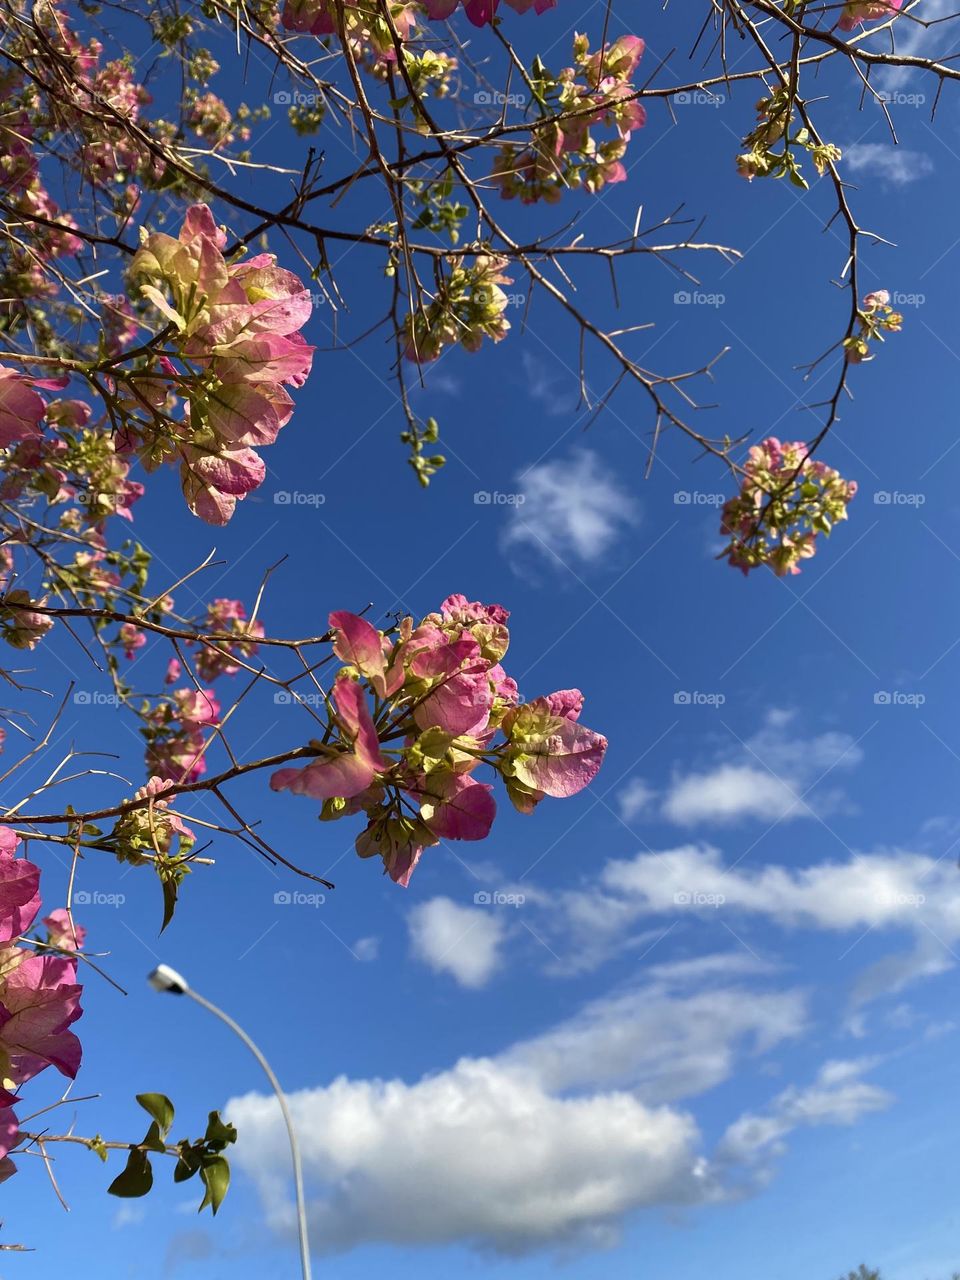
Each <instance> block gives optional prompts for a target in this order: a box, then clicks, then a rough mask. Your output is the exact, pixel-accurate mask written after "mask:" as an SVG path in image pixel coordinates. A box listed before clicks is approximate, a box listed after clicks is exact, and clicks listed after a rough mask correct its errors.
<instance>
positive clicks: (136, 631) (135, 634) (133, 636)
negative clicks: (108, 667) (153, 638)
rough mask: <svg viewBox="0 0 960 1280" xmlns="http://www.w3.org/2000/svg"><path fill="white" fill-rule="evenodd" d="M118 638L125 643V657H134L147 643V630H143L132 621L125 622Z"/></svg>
mask: <svg viewBox="0 0 960 1280" xmlns="http://www.w3.org/2000/svg"><path fill="white" fill-rule="evenodd" d="M117 639H118V640H119V641H120V643H121V644H122V645H123V656H124V657H125V658H132V657H133V656H134V655H135V654H136V652H137V650H138V649H142V648H143V646H144V645H145V644H146V643H147V636H146V632H144V631H141V630H140V628H139V627H137V626H135V625H134V624H133V623H132V622H125V623H124V624H123V626H122V627H121V628H120V633H119V635H118V637H117Z"/></svg>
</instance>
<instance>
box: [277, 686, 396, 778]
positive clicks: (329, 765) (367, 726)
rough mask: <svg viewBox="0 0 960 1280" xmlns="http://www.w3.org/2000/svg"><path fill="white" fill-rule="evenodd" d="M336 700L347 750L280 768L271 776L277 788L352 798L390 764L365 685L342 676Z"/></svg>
mask: <svg viewBox="0 0 960 1280" xmlns="http://www.w3.org/2000/svg"><path fill="white" fill-rule="evenodd" d="M333 700H334V702H335V703H336V707H337V712H338V715H337V719H338V721H339V724H340V728H341V737H342V738H343V739H344V742H345V745H347V750H346V751H344V752H343V753H342V754H339V755H330V756H325V757H323V758H321V759H320V760H317V761H316V762H314V763H311V764H308V765H306V766H305V767H304V768H302V769H278V770H277V772H276V773H275V774H274V775H273V777H272V778H271V779H270V786H271V788H272V789H273V790H274V791H285V790H286V791H292V792H293V793H294V795H299V796H310V797H312V798H313V799H314V800H330V799H332V798H333V797H334V796H344V797H346V798H347V799H349V798H350V797H351V796H356V795H359V794H360V792H361V791H364V790H366V788H367V787H369V786H370V784H371V782H373V779H374V777H375V776H376V774H378V773H385V772H386V771H387V770H388V769H389V768H390V761H389V760H385V759H384V758H383V756H382V755H381V754H380V742H379V739H378V738H377V730H376V726H375V725H374V723H373V717H372V716H371V715H370V709H369V707H368V706H367V700H366V698H365V696H364V693H363V689H362V688H361V686H360V685H359V684H358V683H357V682H356V681H355V680H350V679H348V678H347V677H346V676H341V677H340V678H339V679H338V680H337V682H336V684H335V685H334V686H333Z"/></svg>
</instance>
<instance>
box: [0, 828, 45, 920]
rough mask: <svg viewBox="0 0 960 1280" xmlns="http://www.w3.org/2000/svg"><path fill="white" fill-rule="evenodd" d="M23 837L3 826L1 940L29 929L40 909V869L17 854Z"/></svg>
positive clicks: (0, 839)
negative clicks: (16, 851)
mask: <svg viewBox="0 0 960 1280" xmlns="http://www.w3.org/2000/svg"><path fill="white" fill-rule="evenodd" d="M19 843H20V837H19V836H18V835H16V834H15V832H13V831H11V830H10V828H9V827H2V826H0V943H4V942H11V941H12V940H13V939H14V938H19V937H20V935H21V934H23V933H26V931H27V929H29V928H30V926H31V925H32V924H33V922H34V920H35V919H36V915H37V912H38V911H39V910H40V871H39V868H37V867H35V866H34V864H33V863H32V862H28V861H27V860H26V858H18V857H16V856H15V850H16V848H17V846H18V845H19Z"/></svg>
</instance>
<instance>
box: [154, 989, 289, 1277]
mask: <svg viewBox="0 0 960 1280" xmlns="http://www.w3.org/2000/svg"><path fill="white" fill-rule="evenodd" d="M148 981H149V983H150V985H151V986H152V987H153V989H154V990H155V991H169V992H170V994H171V995H175V996H189V997H190V999H191V1000H195V1001H196V1002H197V1004H199V1005H202V1006H203V1008H204V1009H207V1010H208V1011H209V1012H210V1013H212V1014H214V1016H215V1017H217V1018H219V1019H220V1021H221V1022H225V1023H226V1025H227V1026H228V1027H229V1028H230V1030H231V1031H233V1032H234V1033H235V1034H236V1035H238V1036H239V1037H240V1039H241V1040H242V1041H243V1043H244V1044H245V1045H246V1046H247V1048H248V1049H249V1050H250V1052H251V1053H252V1054H253V1056H254V1057H255V1058H256V1060H257V1061H258V1062H259V1063H260V1066H261V1067H262V1068H263V1071H264V1074H265V1075H266V1077H267V1079H268V1080H269V1081H270V1084H271V1086H272V1088H273V1092H274V1093H275V1094H276V1095H277V1101H278V1102H279V1103H280V1113H281V1115H282V1116H283V1122H284V1124H285V1125H286V1126H287V1136H288V1137H289V1139H290V1155H291V1156H292V1158H293V1181H294V1185H295V1187H296V1191H297V1231H298V1234H299V1237H300V1269H301V1271H302V1273H303V1280H311V1272H310V1243H309V1240H308V1239H307V1209H306V1202H305V1200H304V1195H303V1166H302V1164H301V1162H300V1145H299V1143H298V1142H297V1135H296V1131H295V1130H294V1127H293V1120H292V1118H291V1116H290V1109H289V1107H288V1106H287V1099H286V1097H285V1095H284V1092H283V1090H282V1089H281V1088H280V1081H279V1080H278V1079H277V1077H276V1076H275V1075H274V1073H273V1068H272V1067H271V1066H270V1063H269V1062H268V1061H267V1060H266V1058H265V1057H264V1056H263V1054H262V1053H261V1052H260V1050H259V1049H258V1048H257V1046H256V1045H255V1044H254V1043H253V1041H252V1040H251V1039H250V1037H249V1036H248V1035H247V1033H246V1032H245V1031H244V1029H243V1027H241V1026H240V1024H239V1023H237V1022H234V1020H233V1018H231V1017H230V1015H229V1014H226V1013H224V1011H223V1010H222V1009H218V1008H217V1006H216V1005H215V1004H211V1002H210V1001H209V1000H207V999H206V998H205V997H204V996H202V995H200V994H199V992H197V991H194V990H193V989H192V988H191V987H190V986H189V985H188V983H187V980H186V978H184V977H182V976H181V975H180V974H179V973H177V971H176V969H171V968H170V966H169V965H168V964H161V965H158V966H157V967H156V969H154V971H153V972H152V973H151V974H150V975H149V978H148Z"/></svg>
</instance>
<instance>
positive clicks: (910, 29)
mask: <svg viewBox="0 0 960 1280" xmlns="http://www.w3.org/2000/svg"><path fill="white" fill-rule="evenodd" d="M922 9H923V12H922V14H918V15H917V16H918V17H922V18H923V21H922V22H912V21H910V19H909V18H907V17H903V18H900V19H899V20H898V21H897V22H896V23H895V24H894V26H893V32H894V37H895V40H896V49H897V53H899V54H917V55H919V56H921V57H926V58H930V57H935V56H936V54H937V51H938V50H941V49H942V50H944V51H946V49H947V46H948V45H949V44H950V43H951V39H952V27H951V24H949V23H946V22H942V21H941V20H942V19H943V18H946V17H948V16H949V15H950V14H951V13H953V12H954V10H955V5H954V4H953V0H924V3H923V6H922ZM866 34H869V27H867V28H866V31H865V32H861V33H860V35H859V37H858V43H862V41H863V39H864V35H866ZM880 39H881V40H885V41H889V39H890V36H889V35H888V34H886V33H883V34H881V35H880ZM910 79H917V80H920V79H926V80H927V81H928V82H929V79H930V77H922V75H921V73H920V72H918V71H916V70H914V69H912V68H910V67H881V68H880V69H879V71H878V73H877V77H876V79H875V80H874V84H875V86H876V88H877V89H879V90H882V91H884V92H886V93H889V92H890V91H891V90H894V89H898V88H899V87H900V86H901V85H903V84H905V83H906V82H907V81H908V80H910ZM920 105H923V104H920Z"/></svg>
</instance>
